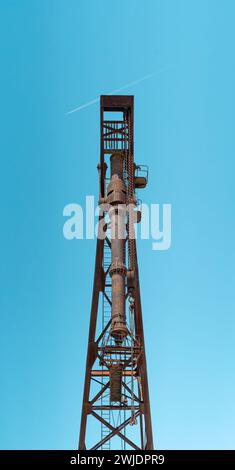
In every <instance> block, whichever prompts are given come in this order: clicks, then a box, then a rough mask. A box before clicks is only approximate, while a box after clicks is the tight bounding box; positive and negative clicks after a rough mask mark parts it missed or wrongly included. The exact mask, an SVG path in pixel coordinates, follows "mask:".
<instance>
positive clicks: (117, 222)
mask: <svg viewBox="0 0 235 470" xmlns="http://www.w3.org/2000/svg"><path fill="white" fill-rule="evenodd" d="M110 164H111V179H110V183H109V186H108V190H107V202H108V204H110V205H111V208H110V210H109V215H110V221H111V253H112V254H111V266H110V269H109V273H110V276H111V278H112V319H111V329H110V334H111V336H113V338H114V339H115V341H116V343H117V344H121V343H122V341H123V338H124V337H125V336H127V334H128V329H127V326H126V312H125V303H126V302H125V284H126V282H125V280H126V266H125V237H126V228H125V227H126V225H125V221H126V210H125V209H126V206H125V204H126V186H125V184H124V181H123V155H122V154H121V153H114V154H113V155H112V156H111V157H110Z"/></svg>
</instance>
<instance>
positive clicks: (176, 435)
mask: <svg viewBox="0 0 235 470" xmlns="http://www.w3.org/2000/svg"><path fill="white" fill-rule="evenodd" d="M0 8H1V14H0V23H1V25H0V35H1V76H0V81H1V88H0V89H1V174H2V178H1V185H0V191H1V198H0V201H1V215H2V224H1V234H0V235H1V264H0V276H1V297H0V309H1V333H0V335H1V378H2V383H1V388H0V403H1V429H0V447H1V448H3V449H16V448H17V449H66V448H68V449H69V448H70V449H71V448H76V446H77V438H78V432H79V423H80V411H81V400H82V388H83V378H84V367H85V355H86V344H87V333H88V322H89V314H90V301H91V289H92V281H93V267H94V256H95V241H93V240H87V241H85V240H84V241H82V240H73V241H68V240H65V239H64V238H63V223H64V219H63V208H64V206H65V205H66V204H68V203H71V202H76V203H79V204H84V203H85V196H86V195H92V194H95V196H96V197H97V196H98V176H97V170H96V165H97V163H98V159H99V104H98V103H97V104H94V105H92V106H90V107H87V108H86V109H83V110H81V111H79V112H77V113H74V114H71V115H67V114H66V113H67V111H69V110H71V109H73V108H75V107H77V106H79V105H81V104H83V103H86V102H87V101H90V100H93V99H94V98H96V97H97V96H99V95H100V94H105V93H108V92H110V91H111V90H114V89H116V88H119V87H122V86H123V85H125V84H127V83H129V82H133V81H135V80H138V79H140V78H141V77H143V76H146V75H150V74H156V75H154V76H153V77H151V78H149V79H148V80H146V81H143V82H140V83H138V84H136V85H134V86H132V87H130V88H129V89H126V90H125V93H127V94H128V93H130V94H134V95H135V158H136V161H137V162H140V163H145V164H147V165H149V167H150V178H149V186H148V188H147V189H146V190H145V191H144V192H143V193H142V195H141V197H142V199H143V201H144V202H149V203H150V202H155V203H157V202H158V203H163V202H165V203H171V204H172V246H171V249H170V250H169V251H165V252H164V251H163V252H154V251H152V249H151V243H152V242H151V241H150V240H148V241H147V240H143V241H139V243H138V250H139V268H140V280H141V289H142V303H143V315H144V324H145V337H146V349H147V358H148V372H149V382H150V395H151V407H152V420H153V430H154V440H155V446H156V447H157V448H160V449H232V448H234V441H235V424H234V423H235V405H234V392H235V377H234V353H235V343H234V307H235V299H234V264H235V256H234V246H233V244H234V235H235V233H234V232H235V220H234V195H235V194H234V193H235V191H234V169H235V165H234V109H235V100H234V98H235V92H234V80H235V58H234V39H235V38H234V14H235V5H234V2H233V1H232V0H231V1H229V0H226V1H224V2H222V1H219V0H217V1H214V0H197V1H196V0H195V1H194V0H190V1H188V0H166V1H164V2H163V1H160V0H148V2H141V1H140V0H135V1H134V0H129V1H128V2H127V1H124V0H119V2H118V7H116V6H115V5H114V3H110V2H109V1H108V0H100V1H99V2H98V1H96V0H93V1H91V0H86V1H85V0H84V1H82V0H70V1H69V2H68V1H65V0H40V1H39V0H36V1H34V2H32V1H30V0H28V1H27V0H21V1H20V2H19V1H16V0H5V1H4V0H1V1H0ZM162 69H164V72H162V73H159V74H158V72H159V71H161V70H162Z"/></svg>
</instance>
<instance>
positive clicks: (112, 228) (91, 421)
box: [79, 95, 153, 450]
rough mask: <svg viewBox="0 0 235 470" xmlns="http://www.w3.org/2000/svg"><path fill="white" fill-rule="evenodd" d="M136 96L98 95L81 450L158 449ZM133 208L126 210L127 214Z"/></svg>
mask: <svg viewBox="0 0 235 470" xmlns="http://www.w3.org/2000/svg"><path fill="white" fill-rule="evenodd" d="M133 113H134V97H133V96H121V95H118V96H101V99H100V162H99V164H98V171H99V183H100V186H99V188H100V195H99V206H100V215H99V231H98V237H97V248H96V260H95V274H94V285H93V295H92V306H91V318H90V330H89V339H88V351H87V362H86V375H85V385H84V395H83V406H82V416H81V427H80V437H79V449H91V450H96V449H103V450H109V449H115V450H118V449H136V450H139V449H146V450H149V449H153V438H152V426H151V414H150V403H149V391H148V378H147V367H146V357H145V347H144V332H143V321H142V311H141V299H140V285H139V275H138V262H137V253H136V240H135V237H134V222H135V221H136V222H138V221H139V220H140V218H141V211H140V210H139V209H140V208H139V204H138V200H137V195H136V193H137V190H138V189H141V188H144V187H145V186H146V183H147V178H148V171H147V167H144V166H139V165H138V166H137V165H136V164H135V162H134V140H133V127H134V126H133V124H134V122H133V116H134V114H133ZM127 208H128V210H127Z"/></svg>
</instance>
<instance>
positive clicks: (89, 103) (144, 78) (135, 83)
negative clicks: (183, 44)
mask: <svg viewBox="0 0 235 470" xmlns="http://www.w3.org/2000/svg"><path fill="white" fill-rule="evenodd" d="M170 68H171V66H168V67H165V68H163V69H161V70H159V71H158V72H155V73H151V74H149V75H145V76H144V77H141V78H138V79H137V80H134V81H133V82H129V83H126V85H123V86H121V87H120V88H116V90H113V91H110V92H109V93H107V94H108V95H113V94H114V93H119V91H122V90H125V89H126V88H130V87H132V86H134V85H137V84H138V83H141V82H144V81H145V80H148V79H150V78H152V77H155V76H156V75H160V74H161V73H163V72H166V71H167V70H169V69H170ZM99 100H100V97H97V98H95V99H93V100H91V101H87V103H84V104H82V105H80V106H78V107H77V108H74V109H72V110H71V111H68V112H67V113H66V115H67V114H72V113H76V112H77V111H80V110H81V109H84V108H88V106H91V105H92V104H95V103H98V101H99Z"/></svg>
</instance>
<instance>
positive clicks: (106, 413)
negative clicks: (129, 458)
mask: <svg viewBox="0 0 235 470" xmlns="http://www.w3.org/2000/svg"><path fill="white" fill-rule="evenodd" d="M110 264H111V250H110V247H109V245H108V243H107V241H106V240H105V241H104V256H103V268H104V271H105V272H106V271H107V270H108V269H109V266H110ZM105 293H106V295H107V296H108V298H109V299H110V300H111V293H112V289H111V278H110V275H109V273H108V274H107V276H106V281H105ZM110 318H111V305H110V303H109V302H108V300H107V298H106V297H105V295H104V294H103V301H102V329H104V328H105V326H106V325H107V323H108V322H109V321H110ZM107 336H108V333H107V332H106V334H105V335H104V338H103V341H104V343H105V342H106V340H107ZM107 380H108V378H107V377H106V378H104V377H103V376H102V386H104V385H105V383H107ZM104 405H108V406H109V405H110V396H109V394H108V392H107V391H106V392H104V396H103V395H102V396H101V406H104ZM101 417H102V418H103V419H104V420H105V421H107V422H108V423H110V419H111V412H110V410H101ZM108 434H110V429H108V428H107V426H105V425H104V424H103V423H101V439H103V438H104V437H106V436H107V435H108ZM101 449H102V450H110V440H108V441H107V442H105V444H103V445H102V446H101Z"/></svg>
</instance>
